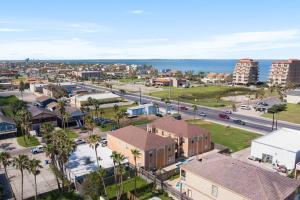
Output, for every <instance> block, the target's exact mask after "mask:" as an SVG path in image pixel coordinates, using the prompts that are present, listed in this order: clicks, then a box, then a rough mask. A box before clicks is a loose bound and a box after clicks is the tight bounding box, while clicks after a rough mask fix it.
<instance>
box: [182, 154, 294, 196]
mask: <svg viewBox="0 0 300 200" xmlns="http://www.w3.org/2000/svg"><path fill="white" fill-rule="evenodd" d="M180 176H181V182H182V191H183V192H184V193H186V195H187V196H189V197H190V198H192V199H194V200H275V199H276V200H294V199H297V198H295V197H296V195H297V194H296V193H297V188H299V185H300V182H299V181H296V180H294V179H290V178H287V177H285V176H281V175H279V174H277V173H274V172H270V171H267V170H264V169H262V168H259V167H256V166H254V165H251V164H248V163H245V162H242V161H239V160H236V159H233V158H232V157H230V156H225V155H222V154H214V155H210V156H207V157H204V158H202V159H201V160H193V161H191V162H189V163H187V164H184V165H182V166H181V172H180Z"/></svg>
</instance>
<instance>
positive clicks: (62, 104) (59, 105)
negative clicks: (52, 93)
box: [57, 100, 66, 125]
mask: <svg viewBox="0 0 300 200" xmlns="http://www.w3.org/2000/svg"><path fill="white" fill-rule="evenodd" d="M57 109H58V112H59V114H60V118H61V119H62V125H63V124H64V123H65V122H64V117H63V116H64V114H65V113H66V102H65V101H63V100H60V101H58V102H57Z"/></svg>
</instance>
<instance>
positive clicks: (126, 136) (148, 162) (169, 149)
mask: <svg viewBox="0 0 300 200" xmlns="http://www.w3.org/2000/svg"><path fill="white" fill-rule="evenodd" d="M107 145H108V147H109V148H110V149H111V150H113V151H116V152H119V153H122V154H123V155H124V156H126V157H127V158H128V161H129V162H130V163H131V164H134V157H133V155H132V153H131V150H132V149H137V150H139V151H140V153H141V156H140V157H139V158H137V165H138V166H139V167H144V168H145V169H146V170H151V169H160V168H163V167H165V166H168V165H170V164H173V163H174V162H175V142H174V140H172V139H171V138H164V137H160V136H157V135H155V134H152V133H148V132H147V131H145V130H144V129H142V128H138V127H135V126H127V127H124V128H121V129H118V130H115V131H113V132H111V133H109V134H108V135H107Z"/></svg>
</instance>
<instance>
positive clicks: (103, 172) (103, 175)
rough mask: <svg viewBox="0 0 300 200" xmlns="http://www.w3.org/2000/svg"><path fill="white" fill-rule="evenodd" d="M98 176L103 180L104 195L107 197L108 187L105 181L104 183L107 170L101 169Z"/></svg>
mask: <svg viewBox="0 0 300 200" xmlns="http://www.w3.org/2000/svg"><path fill="white" fill-rule="evenodd" d="M97 174H98V176H99V177H100V179H101V182H102V186H103V190H104V195H105V196H107V192H106V185H105V181H104V177H105V176H106V171H105V169H103V168H102V167H100V168H99V169H98V171H97Z"/></svg>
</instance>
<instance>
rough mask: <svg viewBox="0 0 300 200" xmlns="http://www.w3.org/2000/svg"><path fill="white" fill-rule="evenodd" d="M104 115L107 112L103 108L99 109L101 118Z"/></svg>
mask: <svg viewBox="0 0 300 200" xmlns="http://www.w3.org/2000/svg"><path fill="white" fill-rule="evenodd" d="M104 113H105V110H104V109H103V108H100V109H99V114H100V116H101V117H103V115H104Z"/></svg>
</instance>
